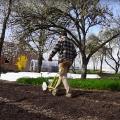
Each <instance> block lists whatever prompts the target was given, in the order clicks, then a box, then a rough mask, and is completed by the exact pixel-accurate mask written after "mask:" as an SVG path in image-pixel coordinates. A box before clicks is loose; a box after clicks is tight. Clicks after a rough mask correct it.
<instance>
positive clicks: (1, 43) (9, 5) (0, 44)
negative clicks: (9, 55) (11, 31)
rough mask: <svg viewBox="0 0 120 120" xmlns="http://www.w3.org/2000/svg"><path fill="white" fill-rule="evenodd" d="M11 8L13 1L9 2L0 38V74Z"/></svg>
mask: <svg viewBox="0 0 120 120" xmlns="http://www.w3.org/2000/svg"><path fill="white" fill-rule="evenodd" d="M11 7H12V0H9V1H8V9H7V13H6V15H5V16H4V20H3V23H2V33H1V36H0V74H1V53H2V47H3V43H4V39H5V32H6V28H7V22H8V20H9V16H10V13H11Z"/></svg>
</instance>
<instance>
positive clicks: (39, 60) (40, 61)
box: [38, 52, 43, 73]
mask: <svg viewBox="0 0 120 120" xmlns="http://www.w3.org/2000/svg"><path fill="white" fill-rule="evenodd" d="M42 61H43V54H42V53H41V52H39V56H38V72H39V73H40V72H41V67H42Z"/></svg>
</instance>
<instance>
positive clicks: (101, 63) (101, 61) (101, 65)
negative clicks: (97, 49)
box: [100, 55, 104, 74]
mask: <svg viewBox="0 0 120 120" xmlns="http://www.w3.org/2000/svg"><path fill="white" fill-rule="evenodd" d="M103 58H104V56H103V55H102V57H101V59H100V74H101V73H102V68H103Z"/></svg>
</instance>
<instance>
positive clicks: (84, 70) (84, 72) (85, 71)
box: [81, 58, 89, 79]
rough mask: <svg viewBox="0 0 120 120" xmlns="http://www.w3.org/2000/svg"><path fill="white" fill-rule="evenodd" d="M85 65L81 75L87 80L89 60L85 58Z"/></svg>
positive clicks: (83, 64)
mask: <svg viewBox="0 0 120 120" xmlns="http://www.w3.org/2000/svg"><path fill="white" fill-rule="evenodd" d="M82 61H83V63H82V73H81V78H82V79H86V77H87V65H88V61H89V60H88V59H85V58H83V60H82Z"/></svg>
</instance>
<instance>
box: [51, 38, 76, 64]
mask: <svg viewBox="0 0 120 120" xmlns="http://www.w3.org/2000/svg"><path fill="white" fill-rule="evenodd" d="M57 52H58V54H59V56H58V62H59V63H60V62H62V61H63V60H70V61H73V60H74V59H75V57H76V56H77V52H76V49H75V47H74V44H73V43H72V42H71V41H70V40H68V39H67V38H65V39H64V40H60V41H58V43H57V44H56V45H55V47H54V48H53V50H52V52H51V54H50V56H49V57H50V58H52V57H54V55H55V54H56V53H57Z"/></svg>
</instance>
